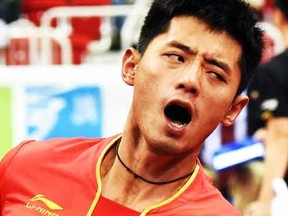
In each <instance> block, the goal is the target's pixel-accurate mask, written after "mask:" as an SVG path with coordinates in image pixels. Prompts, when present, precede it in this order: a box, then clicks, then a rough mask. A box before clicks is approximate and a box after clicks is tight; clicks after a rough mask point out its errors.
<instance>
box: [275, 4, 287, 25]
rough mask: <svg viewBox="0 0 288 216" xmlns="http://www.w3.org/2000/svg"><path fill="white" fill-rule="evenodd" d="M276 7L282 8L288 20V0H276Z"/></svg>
mask: <svg viewBox="0 0 288 216" xmlns="http://www.w3.org/2000/svg"><path fill="white" fill-rule="evenodd" d="M274 7H277V8H279V9H280V11H281V12H282V13H283V15H284V16H285V18H286V20H288V1H287V0H274Z"/></svg>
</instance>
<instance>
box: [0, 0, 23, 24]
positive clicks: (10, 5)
mask: <svg viewBox="0 0 288 216" xmlns="http://www.w3.org/2000/svg"><path fill="white" fill-rule="evenodd" d="M20 13H21V10H20V0H0V19H2V20H4V21H5V22H6V23H10V22H13V21H15V20H17V19H18V18H19V17H20Z"/></svg>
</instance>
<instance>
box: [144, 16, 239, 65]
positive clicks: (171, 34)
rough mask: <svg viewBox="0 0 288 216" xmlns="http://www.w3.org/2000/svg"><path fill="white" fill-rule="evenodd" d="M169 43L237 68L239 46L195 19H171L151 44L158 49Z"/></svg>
mask: <svg viewBox="0 0 288 216" xmlns="http://www.w3.org/2000/svg"><path fill="white" fill-rule="evenodd" d="M171 41H177V42H179V43H181V44H183V45H185V46H187V47H189V49H191V50H192V51H193V52H195V53H197V54H200V55H202V56H206V57H211V58H217V59H219V60H221V61H224V62H226V63H228V64H229V65H230V66H231V67H238V68H239V65H240V57H241V55H242V48H241V45H240V44H239V43H238V42H237V41H236V40H235V39H233V38H232V37H231V36H230V35H229V34H228V33H227V32H225V31H216V30H212V29H211V28H210V26H209V25H208V24H206V23H205V22H204V21H202V20H200V19H197V18H195V17H191V16H178V17H174V18H172V20H171V22H170V25H169V28H168V29H167V31H166V32H164V33H163V34H161V35H159V36H157V37H156V38H154V41H153V40H152V41H151V43H152V44H154V46H156V47H158V48H159V47H167V46H169V44H171ZM153 42H154V43H153ZM148 47H149V46H148ZM152 49H153V48H152Z"/></svg>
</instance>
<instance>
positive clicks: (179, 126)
mask: <svg viewBox="0 0 288 216" xmlns="http://www.w3.org/2000/svg"><path fill="white" fill-rule="evenodd" d="M171 124H172V126H173V127H176V128H183V127H184V126H185V125H186V124H185V123H182V122H178V121H174V122H171Z"/></svg>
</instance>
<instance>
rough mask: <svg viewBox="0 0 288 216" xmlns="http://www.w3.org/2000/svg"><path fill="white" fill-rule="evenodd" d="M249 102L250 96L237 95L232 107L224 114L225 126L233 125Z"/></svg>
mask: <svg viewBox="0 0 288 216" xmlns="http://www.w3.org/2000/svg"><path fill="white" fill-rule="evenodd" d="M248 102H249V98H248V97H247V96H246V95H239V96H237V97H236V98H235V99H234V101H233V102H232V105H231V107H230V109H229V110H228V111H227V112H226V114H225V115H224V118H223V119H222V121H221V124H222V125H223V126H230V125H232V124H233V123H234V122H235V120H236V118H237V116H238V115H239V114H240V112H241V111H242V109H243V108H244V107H245V106H246V105H247V104H248Z"/></svg>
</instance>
